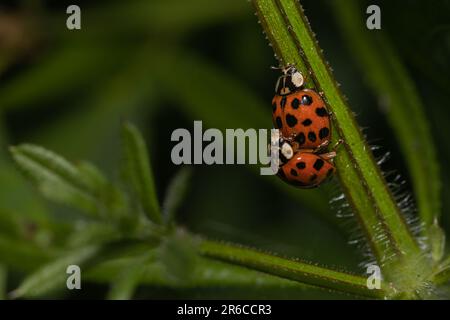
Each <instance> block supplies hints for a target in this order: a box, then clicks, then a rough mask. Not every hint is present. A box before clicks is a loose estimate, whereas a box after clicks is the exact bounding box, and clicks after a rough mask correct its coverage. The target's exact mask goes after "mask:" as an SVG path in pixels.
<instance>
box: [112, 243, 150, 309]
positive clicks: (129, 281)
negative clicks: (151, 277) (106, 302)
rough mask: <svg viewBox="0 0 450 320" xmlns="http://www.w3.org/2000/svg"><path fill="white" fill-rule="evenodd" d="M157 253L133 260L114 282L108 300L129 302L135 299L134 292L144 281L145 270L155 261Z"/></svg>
mask: <svg viewBox="0 0 450 320" xmlns="http://www.w3.org/2000/svg"><path fill="white" fill-rule="evenodd" d="M154 258H155V252H153V251H150V252H148V253H145V254H144V255H142V256H139V257H137V258H135V259H133V260H132V261H131V262H130V264H128V265H127V266H126V267H125V268H124V269H123V270H122V271H121V272H120V273H119V274H118V275H117V277H116V279H115V280H114V281H113V282H112V285H111V289H110V291H109V292H108V295H107V299H111V300H128V299H131V298H132V297H133V294H134V291H135V290H136V288H137V287H138V286H139V283H140V282H141V280H142V277H143V275H144V272H145V269H146V267H147V266H148V264H149V262H150V261H151V260H154Z"/></svg>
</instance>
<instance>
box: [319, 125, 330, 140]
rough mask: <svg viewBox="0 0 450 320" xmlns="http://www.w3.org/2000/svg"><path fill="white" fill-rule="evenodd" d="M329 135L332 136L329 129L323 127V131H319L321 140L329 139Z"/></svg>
mask: <svg viewBox="0 0 450 320" xmlns="http://www.w3.org/2000/svg"><path fill="white" fill-rule="evenodd" d="M329 134H330V130H329V129H328V128H327V127H323V128H322V129H320V130H319V138H320V139H324V138H326V137H328V135H329Z"/></svg>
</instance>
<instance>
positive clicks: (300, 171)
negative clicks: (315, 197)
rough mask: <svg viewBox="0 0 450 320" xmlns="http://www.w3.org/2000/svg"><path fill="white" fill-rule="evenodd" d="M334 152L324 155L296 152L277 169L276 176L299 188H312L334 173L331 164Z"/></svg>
mask: <svg viewBox="0 0 450 320" xmlns="http://www.w3.org/2000/svg"><path fill="white" fill-rule="evenodd" d="M335 156H336V152H334V151H332V152H329V153H324V154H315V153H311V152H305V151H298V152H297V153H295V154H294V155H293V156H292V158H291V159H289V160H288V161H287V162H286V163H285V164H283V165H282V166H281V167H279V169H278V173H277V175H278V176H279V177H280V178H281V179H282V180H284V181H285V182H287V183H289V184H291V185H294V186H297V187H300V188H314V187H317V186H318V185H319V184H321V183H322V182H324V181H325V180H327V179H328V178H329V177H331V176H332V175H333V173H334V172H335V171H336V168H335V167H334V165H333V164H332V163H331V161H329V160H331V159H332V158H334V157H335Z"/></svg>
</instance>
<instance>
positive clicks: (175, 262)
mask: <svg viewBox="0 0 450 320" xmlns="http://www.w3.org/2000/svg"><path fill="white" fill-rule="evenodd" d="M197 258H198V257H197V247H196V242H195V240H194V239H193V238H192V237H190V236H189V235H188V234H187V233H185V232H183V231H182V230H176V232H175V233H174V234H172V235H170V236H169V237H167V238H165V239H163V241H162V243H161V245H160V247H159V252H158V260H159V261H160V262H161V263H162V265H163V266H164V270H165V271H166V276H167V279H168V280H169V282H170V281H173V283H181V284H185V283H189V282H190V281H192V279H193V278H194V277H195V272H196V264H197Z"/></svg>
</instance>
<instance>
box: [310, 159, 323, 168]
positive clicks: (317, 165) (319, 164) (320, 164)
mask: <svg viewBox="0 0 450 320" xmlns="http://www.w3.org/2000/svg"><path fill="white" fill-rule="evenodd" d="M324 163H325V162H324V161H323V160H322V159H317V160H316V162H314V165H313V167H314V169H316V170H317V171H319V170H320V169H322V167H323V165H324Z"/></svg>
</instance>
